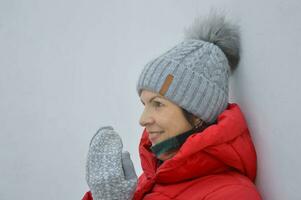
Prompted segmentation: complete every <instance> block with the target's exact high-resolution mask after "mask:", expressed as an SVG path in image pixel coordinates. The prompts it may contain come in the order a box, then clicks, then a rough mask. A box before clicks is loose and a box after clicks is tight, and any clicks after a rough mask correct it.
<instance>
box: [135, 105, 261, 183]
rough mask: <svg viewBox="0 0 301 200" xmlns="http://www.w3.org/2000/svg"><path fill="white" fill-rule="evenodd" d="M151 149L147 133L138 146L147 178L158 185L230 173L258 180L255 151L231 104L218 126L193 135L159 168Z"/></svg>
mask: <svg viewBox="0 0 301 200" xmlns="http://www.w3.org/2000/svg"><path fill="white" fill-rule="evenodd" d="M150 147H151V142H150V141H149V139H148V132H147V131H146V129H144V131H143V134H142V138H141V141H140V145H139V152H140V159H141V165H142V169H143V171H144V173H145V175H146V177H147V178H150V179H153V180H156V182H158V183H176V182H181V181H183V180H188V179H193V178H198V177H202V176H207V175H211V174H215V173H222V172H226V171H230V170H236V171H238V172H239V173H241V174H243V175H245V176H247V177H249V178H250V179H251V180H252V181H254V179H255V177H256V152H255V148H254V145H253V142H252V140H251V137H250V134H249V130H248V127H247V123H246V121H245V119H244V116H243V114H242V112H241V110H240V108H239V106H238V105H237V104H229V105H228V107H227V109H226V110H225V111H224V112H223V113H221V114H220V115H219V116H218V118H217V123H216V124H213V125H211V126H209V127H207V128H206V129H205V130H203V131H202V132H198V133H195V134H193V135H191V136H190V137H189V138H187V140H186V141H185V143H184V144H183V145H182V146H181V148H180V149H179V151H178V152H177V154H176V155H175V156H174V157H173V158H171V159H169V160H166V161H164V162H163V163H162V164H161V165H160V166H159V165H158V164H157V163H158V162H157V161H158V160H157V159H156V157H155V155H154V154H153V153H152V152H151V150H150ZM175 174H176V176H175Z"/></svg>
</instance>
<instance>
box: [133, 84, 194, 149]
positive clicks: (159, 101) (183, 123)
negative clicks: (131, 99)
mask: <svg viewBox="0 0 301 200" xmlns="http://www.w3.org/2000/svg"><path fill="white" fill-rule="evenodd" d="M140 99H141V102H142V104H143V105H144V111H143V113H142V115H141V117H140V120H139V123H140V125H141V126H143V127H145V128H146V130H147V132H148V133H149V139H150V141H151V143H152V145H155V144H157V143H159V142H162V141H164V140H166V139H168V138H171V137H173V136H176V135H178V134H181V133H183V132H186V131H188V130H190V129H192V125H191V124H190V123H189V122H188V121H187V120H186V118H185V117H184V114H183V112H182V109H181V108H180V107H179V106H177V105H176V104H174V103H173V102H171V101H169V100H167V99H166V98H165V97H164V96H162V95H160V94H158V93H154V92H151V91H148V90H143V91H142V93H141V96H140Z"/></svg>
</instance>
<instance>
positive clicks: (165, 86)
mask: <svg viewBox="0 0 301 200" xmlns="http://www.w3.org/2000/svg"><path fill="white" fill-rule="evenodd" d="M172 81H173V75H171V74H168V76H167V77H166V79H165V81H164V83H163V85H162V87H161V89H160V92H159V93H160V94H161V95H162V96H164V95H165V93H166V92H167V90H168V88H169V86H170V84H171V83H172Z"/></svg>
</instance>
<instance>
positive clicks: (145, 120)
mask: <svg viewBox="0 0 301 200" xmlns="http://www.w3.org/2000/svg"><path fill="white" fill-rule="evenodd" d="M154 121H155V120H154V118H153V116H152V114H151V112H150V111H149V110H147V109H146V108H145V109H144V110H143V112H142V114H141V116H140V119H139V124H140V125H141V126H143V127H146V126H147V125H149V124H152V123H154Z"/></svg>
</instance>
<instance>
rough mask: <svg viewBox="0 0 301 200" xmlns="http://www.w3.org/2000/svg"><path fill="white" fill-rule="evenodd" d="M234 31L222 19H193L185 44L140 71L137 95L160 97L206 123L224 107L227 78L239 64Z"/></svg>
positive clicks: (222, 17) (213, 119)
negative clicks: (147, 93) (153, 93)
mask: <svg viewBox="0 0 301 200" xmlns="http://www.w3.org/2000/svg"><path fill="white" fill-rule="evenodd" d="M239 45H240V38H239V31H238V27H237V26H235V25H233V24H231V23H229V22H227V21H226V20H225V17H224V16H219V15H217V14H211V15H209V17H207V18H199V19H196V21H195V23H194V24H193V26H191V27H190V29H188V30H187V32H186V40H185V41H183V42H181V43H180V44H178V45H176V46H175V47H173V48H172V49H170V50H169V51H167V52H165V53H164V54H162V55H161V56H159V57H157V58H155V59H153V60H151V61H150V62H149V63H147V64H146V66H145V67H144V68H143V70H142V72H141V74H140V77H139V79H138V82H137V92H138V95H139V96H140V95H141V92H142V90H143V89H146V90H150V91H153V92H157V93H160V94H161V95H163V96H165V97H166V98H167V99H169V100H170V101H172V102H174V103H175V104H177V105H178V106H180V107H182V108H184V109H185V110H187V111H188V112H190V113H192V114H194V115H195V116H198V117H199V118H201V119H202V120H204V121H205V122H207V123H213V122H215V120H216V118H217V116H218V115H219V114H220V113H221V112H223V111H224V110H225V109H226V108H227V105H228V90H229V88H228V78H229V76H230V72H231V68H232V69H233V70H234V69H235V68H236V66H237V64H238V61H239Z"/></svg>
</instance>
